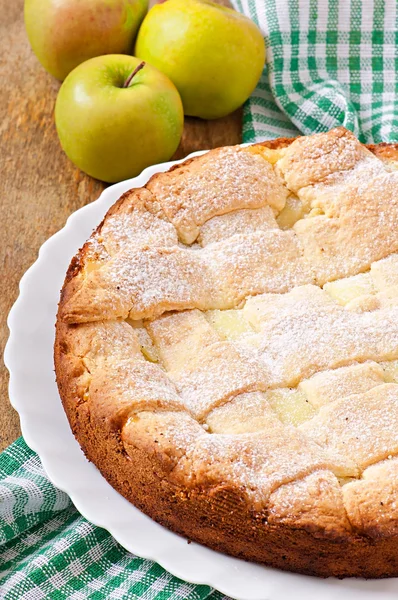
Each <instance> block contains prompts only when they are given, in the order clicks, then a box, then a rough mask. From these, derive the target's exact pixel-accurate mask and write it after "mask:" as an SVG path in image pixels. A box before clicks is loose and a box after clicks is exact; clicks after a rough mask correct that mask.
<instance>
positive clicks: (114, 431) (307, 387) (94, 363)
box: [55, 128, 398, 577]
mask: <svg viewBox="0 0 398 600" xmlns="http://www.w3.org/2000/svg"><path fill="white" fill-rule="evenodd" d="M397 165H398V146H395V145H387V144H380V145H377V146H367V147H366V146H364V145H362V144H360V143H359V142H358V140H357V139H356V138H355V137H354V135H353V134H352V133H350V132H349V131H347V130H345V129H344V128H337V129H334V130H332V131H329V132H328V133H320V134H316V135H312V136H307V137H300V138H297V139H294V140H292V139H276V140H273V141H269V142H264V143H260V144H254V145H251V146H246V147H242V146H235V147H225V148H218V149H216V150H211V151H210V152H207V153H206V154H204V155H202V156H200V157H196V158H192V159H190V160H187V161H185V162H183V163H181V164H178V165H176V166H174V167H173V168H171V169H170V170H169V171H168V172H166V173H158V174H156V175H154V176H153V177H152V178H151V179H150V180H149V181H148V183H147V184H146V185H145V186H144V187H142V188H139V189H132V190H130V191H129V192H127V193H126V194H124V195H123V196H122V197H121V198H120V199H119V201H118V202H116V204H115V205H114V206H113V207H112V208H111V209H110V210H109V211H108V213H107V215H106V217H105V219H104V220H103V221H102V223H101V224H100V225H99V227H98V228H97V229H96V231H95V232H94V233H93V235H92V236H91V238H90V239H89V240H88V241H87V243H86V244H85V245H84V246H83V248H82V249H81V250H80V251H79V253H78V254H77V255H76V256H75V257H74V258H73V259H72V262H71V264H70V267H69V270H68V272H67V275H66V279H65V283H64V286H63V289H62V293H61V301H60V304H59V312H58V317H57V325H56V343H55V366H56V374H57V381H58V386H59V391H60V395H61V398H62V402H63V405H64V407H65V411H66V414H67V416H68V419H69V422H70V425H71V428H72V430H73V432H74V434H75V436H76V438H77V440H78V441H79V443H80V445H81V447H82V448H83V450H84V452H85V454H86V456H87V458H88V459H89V460H91V461H92V462H93V463H94V464H95V465H96V466H97V467H98V469H99V470H100V471H101V473H102V474H103V475H104V477H106V479H107V480H108V481H109V482H110V484H111V485H112V486H113V487H114V488H116V489H117V490H118V491H119V492H120V493H121V494H123V496H125V497H126V498H127V499H128V500H130V501H131V502H132V503H133V504H135V505H136V506H137V507H138V508H140V509H141V510H142V511H144V512H145V513H146V514H148V515H150V516H151V517H152V518H153V519H155V520H156V521H158V522H159V523H161V524H163V525H165V526H166V527H168V528H170V529H171V530H173V531H175V532H178V533H180V534H182V535H184V536H186V537H187V538H189V539H190V540H195V541H197V542H200V543H202V544H205V545H207V546H209V547H211V548H213V549H215V550H219V551H221V552H226V553H228V554H231V555H234V556H237V557H241V558H244V559H247V560H252V561H258V562H261V563H265V564H267V565H271V566H274V567H278V568H282V569H286V570H290V571H296V572H300V573H307V574H313V575H319V576H329V575H335V576H338V577H342V576H363V577H387V576H398V170H397Z"/></svg>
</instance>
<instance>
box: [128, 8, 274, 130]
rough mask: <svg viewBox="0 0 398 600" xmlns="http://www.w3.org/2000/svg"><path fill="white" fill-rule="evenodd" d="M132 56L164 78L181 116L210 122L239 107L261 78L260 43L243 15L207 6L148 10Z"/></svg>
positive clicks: (262, 55)
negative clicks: (178, 97)
mask: <svg viewBox="0 0 398 600" xmlns="http://www.w3.org/2000/svg"><path fill="white" fill-rule="evenodd" d="M135 55H136V56H138V57H139V58H142V59H143V60H145V61H147V62H149V63H150V64H151V65H153V66H154V67H156V68H158V69H159V70H160V71H162V72H163V73H165V74H166V75H167V76H168V77H170V79H171V80H172V81H173V83H174V84H175V86H176V87H177V89H178V91H179V92H180V95H181V98H182V102H183V105H184V112H185V114H186V115H191V116H196V117H202V118H204V119H215V118H217V117H223V116H225V115H227V114H229V113H230V112H232V111H233V110H235V109H236V108H238V106H240V105H241V104H243V102H244V101H245V100H246V99H247V98H248V97H249V96H250V94H251V93H252V91H253V90H254V88H255V87H256V84H257V82H258V80H259V78H260V75H261V73H262V70H263V68H264V62H265V43H264V38H263V35H262V33H261V31H260V29H259V28H258V27H257V25H255V24H254V23H253V21H251V20H250V19H248V18H247V17H245V16H244V15H242V14H240V13H238V12H236V11H234V10H232V9H229V8H226V7H223V6H219V5H217V4H214V3H212V2H208V1H206V0H168V1H167V2H164V3H163V4H158V5H156V6H154V7H153V8H151V10H150V11H149V12H148V14H147V16H146V17H145V19H144V21H143V23H142V25H141V28H140V30H139V32H138V36H137V41H136V46H135Z"/></svg>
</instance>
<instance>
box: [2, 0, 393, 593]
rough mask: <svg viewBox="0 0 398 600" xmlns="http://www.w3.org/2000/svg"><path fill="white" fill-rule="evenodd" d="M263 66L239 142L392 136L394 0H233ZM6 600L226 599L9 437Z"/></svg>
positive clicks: (4, 547) (373, 139) (4, 497)
mask: <svg viewBox="0 0 398 600" xmlns="http://www.w3.org/2000/svg"><path fill="white" fill-rule="evenodd" d="M234 4H235V7H236V8H237V9H238V10H241V11H242V12H244V13H245V14H247V15H248V16H250V17H251V18H252V19H253V20H254V21H256V22H257V23H258V24H259V25H260V27H261V29H262V31H263V33H264V36H265V39H266V44H267V65H266V66H265V69H264V73H263V76H262V78H261V81H260V82H259V85H258V87H257V89H256V90H255V92H254V93H253V95H252V97H251V98H250V99H249V101H248V102H247V103H246V106H245V111H244V126H243V139H244V141H247V142H252V141H258V140H261V139H270V138H274V137H278V136H287V137H292V136H296V135H298V134H299V133H300V132H301V133H304V134H309V133H314V132H317V131H326V130H328V129H330V128H332V127H335V126H336V125H345V126H346V127H347V128H349V129H351V130H352V131H354V132H355V133H356V134H357V135H358V136H359V138H360V139H361V140H362V141H364V142H381V141H398V100H397V97H396V96H397V93H398V89H397V71H398V51H397V47H398V46H397V45H398V21H397V19H398V16H397V12H398V11H397V2H396V0H385V1H382V0H340V1H338V0H234ZM0 598H1V599H2V600H42V599H46V598H48V599H50V600H86V599H88V598H89V599H93V600H108V599H115V600H116V599H117V600H124V599H129V600H130V599H140V600H204V599H205V598H207V599H209V600H210V599H211V600H222V599H225V598H226V597H225V596H222V594H220V593H218V592H216V591H214V590H212V589H211V588H209V587H208V586H200V585H193V584H190V583H185V582H183V581H181V580H179V579H177V578H175V577H173V576H172V575H170V574H169V573H167V571H165V570H164V569H163V568H161V567H160V566H159V565H156V564H155V563H153V562H151V561H149V560H144V559H142V558H138V557H136V556H133V555H131V554H129V553H128V552H126V551H125V550H124V549H123V548H121V546H119V544H117V542H115V540H114V539H113V538H112V537H111V536H110V534H109V533H107V532H106V531H104V530H103V529H100V528H98V527H95V526H94V525H92V524H90V523H88V522H87V521H86V520H85V519H84V518H83V517H82V516H81V515H80V514H79V513H78V512H77V511H76V509H75V508H74V506H73V505H72V503H71V501H70V499H69V498H68V496H67V495H66V494H64V493H63V492H60V491H58V490H56V489H55V488H54V486H53V485H52V484H51V483H50V482H49V480H48V479H47V477H46V475H45V473H44V471H43V468H42V466H41V463H40V460H39V458H38V457H37V456H36V455H35V454H34V453H33V452H32V451H31V450H30V449H29V448H28V447H27V446H26V444H25V442H24V441H23V440H22V439H19V440H17V442H15V443H14V444H12V445H11V446H10V447H9V448H8V450H6V451H5V452H3V454H1V455H0Z"/></svg>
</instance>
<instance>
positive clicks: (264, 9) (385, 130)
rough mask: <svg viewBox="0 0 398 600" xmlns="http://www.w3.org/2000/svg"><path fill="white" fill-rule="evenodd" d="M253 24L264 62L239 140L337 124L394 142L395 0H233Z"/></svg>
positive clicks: (397, 103) (397, 136)
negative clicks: (263, 44)
mask: <svg viewBox="0 0 398 600" xmlns="http://www.w3.org/2000/svg"><path fill="white" fill-rule="evenodd" d="M233 4H234V6H235V8H236V9H237V10H241V11H242V12H244V13H245V14H246V15H248V16H249V17H251V18H252V19H253V21H255V22H256V23H257V24H258V25H259V26H260V28H261V30H262V32H263V34H264V36H265V41H266V46H267V65H266V68H265V70H264V72H263V75H262V77H261V80H260V82H259V84H258V86H257V89H256V90H255V92H254V93H253V95H252V97H251V98H250V100H249V101H248V102H247V104H246V107H245V112H244V128H243V136H244V139H245V141H248V142H252V141H257V140H259V139H270V138H274V137H279V136H286V137H293V136H296V135H299V134H300V133H302V134H310V133H316V132H319V131H328V130H329V129H331V128H332V127H336V126H338V125H344V126H345V127H347V129H351V131H354V132H355V134H356V135H357V137H358V138H359V139H360V141H361V142H367V143H379V142H396V141H398V74H397V73H398V49H397V44H398V4H397V1H396V0H233Z"/></svg>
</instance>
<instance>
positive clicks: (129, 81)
mask: <svg viewBox="0 0 398 600" xmlns="http://www.w3.org/2000/svg"><path fill="white" fill-rule="evenodd" d="M144 67H145V61H144V60H143V61H142V63H140V64H139V65H138V66H137V67H136V68H135V69H134V71H133V72H132V73H130V75H129V76H128V77H127V79H126V81H125V82H124V84H123V87H124V88H128V87H129V85H130V83H131V82H132V79H133V77H134V75H137V73H138V71H141V69H143V68H144Z"/></svg>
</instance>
